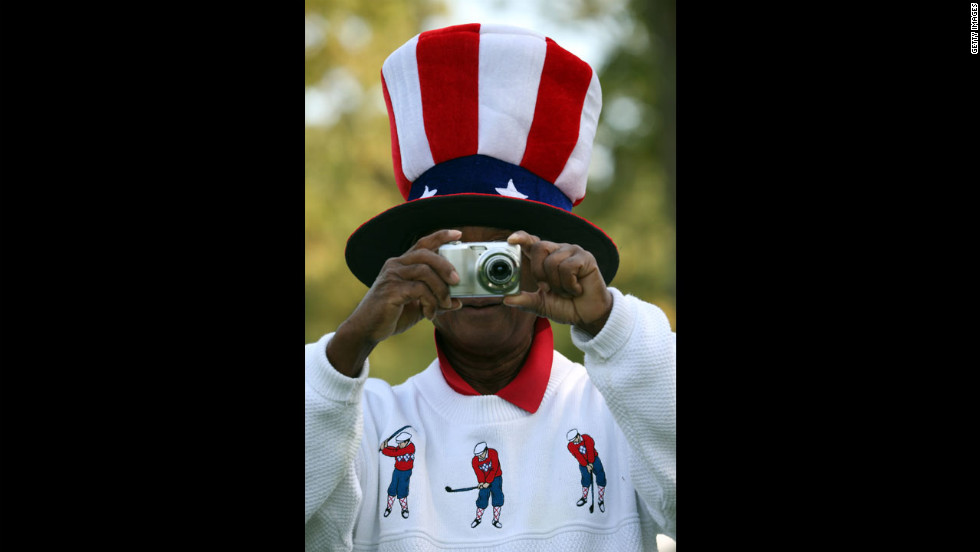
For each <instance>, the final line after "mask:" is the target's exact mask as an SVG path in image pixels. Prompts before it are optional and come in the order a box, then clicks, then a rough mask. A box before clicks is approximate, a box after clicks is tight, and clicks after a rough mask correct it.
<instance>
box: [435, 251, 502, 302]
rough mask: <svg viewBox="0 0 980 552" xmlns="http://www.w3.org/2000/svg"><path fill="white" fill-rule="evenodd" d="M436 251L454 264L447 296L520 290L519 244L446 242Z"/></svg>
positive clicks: (487, 295)
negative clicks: (454, 275)
mask: <svg viewBox="0 0 980 552" xmlns="http://www.w3.org/2000/svg"><path fill="white" fill-rule="evenodd" d="M438 253H439V254H440V255H442V256H443V257H445V258H446V259H447V260H449V262H451V263H452V264H453V266H454V267H455V268H456V273H457V274H459V283H458V284H456V285H454V286H449V295H450V297H495V296H496V297H499V296H503V295H517V294H518V293H520V292H521V246H520V245H511V244H509V243H507V242H458V241H456V242H449V243H447V244H445V245H443V246H441V247H440V248H439V251H438Z"/></svg>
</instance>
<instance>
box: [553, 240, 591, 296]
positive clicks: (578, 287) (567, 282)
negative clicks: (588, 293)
mask: <svg viewBox="0 0 980 552" xmlns="http://www.w3.org/2000/svg"><path fill="white" fill-rule="evenodd" d="M587 263H588V259H587V258H586V257H585V256H584V255H582V250H581V249H580V248H579V250H578V251H576V252H575V253H574V254H572V255H570V256H568V257H566V258H565V259H564V260H563V261H561V263H559V265H558V276H559V278H561V287H562V289H563V290H565V291H566V292H567V293H568V294H569V295H571V296H572V297H578V296H580V295H582V293H583V292H584V291H585V290H584V289H583V288H582V284H581V283H580V282H579V279H580V276H581V274H582V269H583V267H584V266H585V265H586V264H587Z"/></svg>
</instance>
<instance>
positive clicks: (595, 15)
mask: <svg viewBox="0 0 980 552" xmlns="http://www.w3.org/2000/svg"><path fill="white" fill-rule="evenodd" d="M475 4H476V3H475V2H464V1H463V0H445V1H443V0H422V1H415V2H409V1H406V0H375V1H373V2H361V1H355V0H329V1H327V0H306V126H305V132H306V343H312V342H314V341H316V340H318V339H319V338H320V337H321V336H322V335H323V334H325V333H327V332H330V331H333V330H334V329H335V328H336V327H337V326H338V325H339V324H340V323H341V322H342V321H343V320H344V319H345V318H347V316H348V315H349V314H350V313H351V312H352V311H353V310H354V308H355V307H356V306H357V303H358V302H359V301H360V299H361V297H363V295H364V293H365V292H366V291H367V288H365V287H364V285H363V284H361V283H360V282H359V281H358V280H357V279H356V278H354V276H353V275H352V274H351V273H350V271H349V270H348V269H347V265H346V263H345V261H344V247H345V244H346V241H347V237H348V236H349V235H350V234H351V233H352V232H353V231H354V230H355V229H357V228H358V227H359V226H360V225H361V224H362V223H363V222H365V221H367V220H368V219H370V218H371V217H373V216H375V215H376V214H378V213H380V212H381V211H383V210H385V209H387V208H389V207H391V206H393V205H396V204H399V203H401V202H402V201H403V199H402V197H401V195H400V194H399V193H398V190H397V187H396V185H395V182H394V176H393V172H392V161H391V151H390V144H391V142H390V137H389V127H388V120H387V113H386V110H385V103H384V97H383V95H382V92H381V77H380V72H381V65H382V63H383V62H384V60H385V58H386V57H387V56H388V55H389V54H390V53H391V52H392V51H394V50H395V49H396V48H398V47H399V46H401V45H402V44H404V43H405V42H406V41H407V40H409V39H410V38H412V37H413V36H415V35H416V34H418V33H420V32H422V31H425V30H429V29H432V28H438V27H443V26H446V25H455V24H462V23H472V22H485V23H508V24H513V25H516V26H521V27H529V28H532V29H534V30H536V31H538V32H540V33H541V34H544V35H546V36H549V37H551V38H553V39H554V40H555V41H556V42H558V44H560V45H562V46H563V47H565V48H566V49H568V50H569V51H571V52H572V53H575V54H577V55H579V56H580V57H582V58H583V59H585V60H586V61H587V62H589V63H590V64H591V65H592V66H593V68H595V69H596V71H598V73H599V80H600V83H601V85H602V92H603V109H602V114H601V116H600V120H599V123H600V125H599V129H598V132H597V135H596V143H595V149H594V153H593V161H592V166H591V168H590V178H589V187H588V194H587V196H586V199H585V201H584V202H582V203H581V204H580V205H579V206H578V207H576V208H575V213H576V214H578V215H581V216H583V217H585V218H587V219H589V220H591V221H592V222H594V223H595V224H596V225H598V226H599V227H600V228H602V229H603V230H605V231H606V233H607V234H609V236H610V237H612V239H613V241H615V242H616V244H617V245H618V246H619V250H620V256H621V261H620V268H619V272H618V274H617V276H616V278H615V280H614V282H613V285H614V286H616V287H617V288H618V289H620V290H621V291H623V292H624V293H630V294H633V295H636V296H637V297H640V298H641V299H644V300H646V301H649V302H651V303H654V304H656V305H658V306H659V307H661V308H662V309H663V310H664V311H665V312H666V313H667V316H668V318H669V319H670V321H671V326H672V327H673V328H674V330H675V331H676V329H677V324H676V282H675V264H676V254H675V253H676V252H675V196H676V194H675V191H676V170H675V163H674V159H675V154H674V152H675V145H674V144H675V128H676V125H675V94H674V90H675V80H676V78H675V74H676V71H675V47H674V21H675V15H674V14H675V0H668V1H653V2H650V1H644V0H575V1H569V2H563V3H546V2H544V1H543V0H542V1H537V0H517V1H511V0H498V1H488V2H482V3H480V5H481V6H482V8H483V9H485V10H488V11H487V12H481V13H482V14H483V15H482V16H481V19H479V20H478V19H475V18H474V17H475V16H474V15H473V14H474V13H475V12H473V11H472V10H473V6H474V5H475ZM487 14H489V15H487ZM542 22H547V25H545V24H543V23H542ZM589 40H594V42H595V44H596V46H595V48H592V47H591V45H588V47H586V46H580V45H582V44H585V43H587V42H588V41H589ZM432 332H433V329H432V325H431V324H430V323H429V322H427V321H422V322H421V323H419V324H418V325H416V326H415V327H414V328H412V329H411V330H409V331H408V332H405V333H404V334H402V335H399V336H396V337H393V338H391V339H390V340H388V341H386V342H385V343H384V344H382V345H381V346H379V347H378V348H377V349H375V351H374V353H373V354H372V355H371V375H372V376H374V377H379V378H381V379H384V380H386V381H388V382H390V383H391V384H397V383H401V382H403V381H404V380H405V379H406V378H408V377H409V376H411V375H412V374H414V373H416V372H418V371H420V370H421V369H422V368H424V367H425V366H427V365H428V364H429V362H431V360H432V359H433V358H435V348H434V345H433V338H432V335H433V334H432ZM555 345H556V348H557V349H558V350H559V351H561V352H562V354H564V355H565V356H567V357H569V358H571V359H572V360H575V361H579V362H581V360H582V356H583V355H582V353H581V352H580V351H578V350H577V349H576V348H575V347H574V346H573V345H572V344H571V338H570V337H569V331H568V328H567V327H563V326H559V325H557V324H556V325H555Z"/></svg>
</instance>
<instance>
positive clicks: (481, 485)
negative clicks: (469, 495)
mask: <svg viewBox="0 0 980 552" xmlns="http://www.w3.org/2000/svg"><path fill="white" fill-rule="evenodd" d="M479 487H480V488H481V489H488V488H490V484H489V483H480V485H479Z"/></svg>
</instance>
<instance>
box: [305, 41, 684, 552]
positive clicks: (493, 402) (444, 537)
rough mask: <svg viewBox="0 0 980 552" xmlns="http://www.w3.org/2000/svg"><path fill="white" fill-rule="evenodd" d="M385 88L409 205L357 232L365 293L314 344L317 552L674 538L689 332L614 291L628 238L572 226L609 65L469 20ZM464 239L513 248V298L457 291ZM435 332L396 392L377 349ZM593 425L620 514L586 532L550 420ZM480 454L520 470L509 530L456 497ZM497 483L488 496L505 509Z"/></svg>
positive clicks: (311, 414)
mask: <svg viewBox="0 0 980 552" xmlns="http://www.w3.org/2000/svg"><path fill="white" fill-rule="evenodd" d="M382 87H383V90H384V95H385V100H386V102H387V105H388V113H389V121H390V123H391V131H392V134H391V138H392V159H393V162H394V169H395V181H396V184H397V185H398V187H399V190H400V191H401V192H402V195H403V197H404V198H405V199H406V200H407V201H406V202H405V203H403V204H401V205H398V206H395V207H393V208H391V209H389V210H387V211H385V212H383V213H381V214H379V215H378V216H376V217H374V218H373V219H371V220H369V221H368V222H366V223H364V224H363V225H362V226H361V227H360V228H358V229H357V230H356V231H355V232H354V233H353V234H352V235H351V236H350V238H349V240H348V242H347V249H346V254H345V256H346V260H347V264H348V267H349V268H350V269H351V271H352V272H353V273H354V275H355V276H356V277H357V278H358V279H359V280H360V281H361V282H363V283H364V284H365V285H366V286H368V288H369V289H368V291H367V293H366V294H365V296H364V298H363V299H362V301H361V303H360V304H359V305H358V306H357V308H356V309H355V310H354V312H353V313H352V314H351V315H350V316H349V317H348V318H347V320H345V321H344V322H343V323H342V324H341V325H340V326H339V327H338V328H337V329H336V331H335V332H331V333H329V334H327V335H325V336H323V338H321V339H320V340H319V341H318V342H316V343H311V344H308V345H307V346H306V512H305V513H306V528H305V530H306V548H307V550H351V549H353V548H354V546H355V545H356V546H357V547H358V548H359V549H361V548H363V549H371V550H386V551H387V550H391V551H395V550H442V549H445V548H446V547H449V548H455V549H474V548H480V549H490V548H495V547H498V546H506V548H507V549H508V550H517V551H521V550H539V549H555V550H619V551H626V550H655V549H656V535H657V534H658V533H664V534H666V535H668V536H670V537H671V538H676V537H675V534H676V475H675V473H676V466H675V463H676V461H675V458H676V452H675V442H676V421H675V390H674V381H675V364H676V362H675V358H676V354H675V335H674V333H673V332H672V331H671V328H670V325H669V322H668V321H667V318H666V316H665V315H664V313H663V312H662V311H661V310H660V309H658V308H657V307H655V306H653V305H650V304H648V303H645V302H643V301H641V300H639V299H637V298H635V297H632V296H629V295H626V294H623V293H622V292H620V291H619V290H617V289H615V288H612V287H609V283H610V282H611V281H612V278H613V277H614V276H615V274H616V270H617V268H618V265H619V254H618V250H617V248H616V245H615V243H613V241H612V239H610V238H609V237H608V236H607V235H606V234H605V233H604V232H603V231H602V230H601V229H599V228H598V227H597V226H595V225H594V224H592V223H591V222H589V221H587V220H585V219H583V218H581V217H578V216H577V215H574V214H573V213H572V212H571V211H572V207H573V206H574V205H575V204H577V203H578V202H580V201H582V199H583V198H584V196H585V188H586V176H587V171H588V166H589V160H590V158H591V151H592V141H593V138H594V135H595V130H596V126H597V124H598V117H599V111H600V108H601V90H600V88H599V82H598V78H597V77H596V75H595V72H594V71H593V70H592V68H591V67H589V66H588V64H586V63H585V62H583V61H582V60H580V59H579V58H577V57H575V56H574V55H572V54H571V53H569V52H568V51H566V50H564V49H562V48H561V47H560V46H558V45H557V44H556V43H555V42H554V41H552V40H550V39H547V38H546V37H543V36H541V35H539V34H536V33H533V32H531V31H526V30H523V29H515V28H512V27H503V26H492V25H479V24H474V25H462V26H457V27H449V28H446V29H438V30H434V31H427V32H424V33H421V34H420V35H418V36H416V37H414V38H412V39H411V40H409V41H408V42H407V43H406V44H405V45H403V46H402V47H401V48H399V49H398V50H396V51H395V52H394V53H392V55H391V56H389V58H388V59H387V60H386V61H385V63H384V66H383V67H382ZM453 241H461V242H507V243H509V244H512V245H519V246H520V255H521V266H520V275H521V290H520V292H519V293H517V294H514V295H508V296H504V297H501V296H483V297H476V298H474V297H454V296H453V295H452V294H451V291H450V290H451V286H453V285H454V284H456V283H458V282H459V281H460V271H459V270H457V267H455V266H453V264H452V263H450V262H449V261H448V260H447V259H446V258H445V257H443V256H441V255H439V254H438V249H439V247H440V246H442V245H444V244H447V243H450V242H453ZM423 318H424V319H427V320H429V321H431V322H432V325H433V326H434V330H435V331H434V338H435V345H436V347H435V348H436V355H435V356H436V359H435V360H434V361H433V362H432V363H431V364H430V365H429V366H428V367H427V368H425V369H423V370H422V371H421V372H419V373H418V374H416V375H415V376H413V377H411V378H409V379H408V380H407V381H406V382H404V383H403V384H401V385H397V386H390V385H388V384H387V383H385V382H383V381H380V380H377V379H373V378H368V372H369V368H370V366H369V363H368V356H369V354H370V353H371V351H372V350H373V349H374V348H375V347H376V346H377V345H378V344H380V343H381V342H382V341H384V340H385V339H387V338H389V337H391V336H393V335H396V334H398V333H401V332H403V331H405V330H407V329H408V328H410V327H412V326H413V325H415V324H416V323H418V322H420V321H421V320H422V319H423ZM552 322H556V323H559V324H568V325H570V326H571V328H572V329H571V332H572V341H573V343H574V344H575V345H576V346H577V347H578V348H579V349H581V350H583V351H584V353H585V361H584V366H583V365H579V364H576V363H573V362H571V361H569V360H568V359H567V358H565V357H564V356H562V355H561V354H560V353H558V352H557V351H555V350H554V342H553V334H552V328H551V324H552ZM420 368H422V367H420ZM402 420H404V421H410V422H411V424H412V427H413V428H414V433H413V439H414V440H415V442H416V443H419V444H420V449H421V450H424V451H426V456H425V461H424V463H422V464H420V465H418V466H416V467H415V470H414V471H413V475H412V477H413V481H414V483H413V487H412V493H413V496H415V497H416V498H415V501H414V504H415V510H414V513H415V514H416V515H413V516H412V518H411V519H409V520H408V521H407V522H405V523H397V524H396V523H394V522H393V521H392V520H391V518H386V517H384V516H379V515H378V512H379V508H380V505H381V504H382V501H383V500H384V497H385V491H386V489H385V479H384V477H383V474H382V471H381V470H382V468H381V467H380V463H379V459H378V454H377V452H376V445H375V444H374V443H378V442H379V441H380V440H381V439H383V438H384V437H385V434H384V429H383V428H385V427H388V426H389V424H392V423H397V422H396V421H402ZM566 424H567V425H566ZM585 424H588V425H589V427H590V431H591V433H593V434H594V435H603V440H604V441H603V442H604V445H603V450H604V453H607V460H606V462H607V466H606V467H607V468H609V469H610V470H611V472H612V473H616V474H617V478H616V479H615V480H612V481H609V483H610V484H613V485H618V487H617V489H618V491H619V492H615V493H613V494H611V495H610V497H612V498H611V500H610V506H613V507H612V508H610V509H609V514H610V515H605V516H601V517H599V516H596V517H593V518H590V519H589V523H588V524H585V525H583V523H582V521H583V520H582V519H581V516H582V510H581V509H579V508H576V507H575V506H574V505H573V504H570V503H569V502H568V501H566V500H563V499H562V498H561V496H560V493H556V492H554V491H555V489H558V488H561V486H562V484H563V482H566V481H567V478H566V476H565V475H564V471H563V470H551V469H549V466H552V465H558V464H559V463H560V462H563V460H559V452H560V455H561V457H562V458H563V457H564V454H565V453H564V452H561V451H559V447H557V446H555V445H556V444H557V443H555V441H554V437H553V436H554V432H555V428H556V427H561V426H564V427H574V426H579V427H581V426H582V425H585ZM475 441H482V442H483V443H485V442H488V441H489V442H494V443H495V447H496V450H500V451H506V453H507V455H508V456H509V457H510V458H515V459H520V461H519V462H520V465H519V467H512V468H509V471H508V485H509V488H510V489H511V490H512V491H511V492H510V493H509V494H511V495H512V496H511V500H510V501H508V504H509V506H508V513H509V516H508V519H509V520H511V521H508V524H507V527H503V526H502V525H498V524H494V525H495V526H496V527H497V528H498V529H500V530H499V531H492V532H489V533H488V532H478V531H466V530H465V529H463V527H465V525H463V524H462V523H460V517H461V515H462V512H460V511H459V509H458V503H457V502H455V501H454V500H453V499H452V497H453V496H455V495H454V494H450V493H453V492H454V491H452V490H451V489H450V487H448V486H447V483H449V482H452V481H462V480H464V478H468V477H471V476H468V475H467V474H466V471H468V470H467V469H466V468H465V467H464V466H462V465H461V463H460V462H459V461H458V456H456V455H454V454H452V452H451V451H452V450H455V449H456V448H457V447H458V446H459V445H458V444H459V443H460V442H475ZM558 443H561V444H563V445H564V444H565V443H564V442H563V441H562V440H561V437H558ZM327 445H329V446H327ZM490 450H492V449H488V450H487V451H485V452H486V454H487V456H486V458H493V456H492V455H491V453H490V452H489V451H490ZM474 454H475V455H476V461H477V466H476V467H477V469H479V466H480V465H483V464H485V463H486V462H485V460H486V458H485V459H484V461H482V462H481V461H479V458H480V455H481V454H482V453H480V454H477V452H476V451H474ZM493 463H494V464H496V468H497V469H499V456H498V457H497V461H496V462H493ZM490 469H491V467H490V466H488V471H489V470H490ZM496 478H499V474H498V475H497V476H495V479H494V481H495V480H496ZM493 485H494V484H493V482H492V481H487V480H483V481H482V483H481V484H480V485H478V487H482V488H481V489H480V493H481V496H484V497H485V496H488V495H494V505H495V506H496V505H497V504H498V502H497V501H496V495H497V490H499V489H497V490H495V489H494V488H493ZM447 491H448V492H447ZM515 493H519V494H515ZM478 500H480V499H479V498H478ZM502 502H503V495H502V493H501V494H500V501H499V503H500V504H502ZM479 505H480V503H478V507H479ZM485 505H486V504H485V503H484V506H485ZM497 516H498V512H495V518H497ZM467 517H468V516H467ZM478 519H479V513H478ZM497 521H498V523H499V519H498V520H497ZM473 525H474V524H471V526H473ZM467 529H468V528H467Z"/></svg>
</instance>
